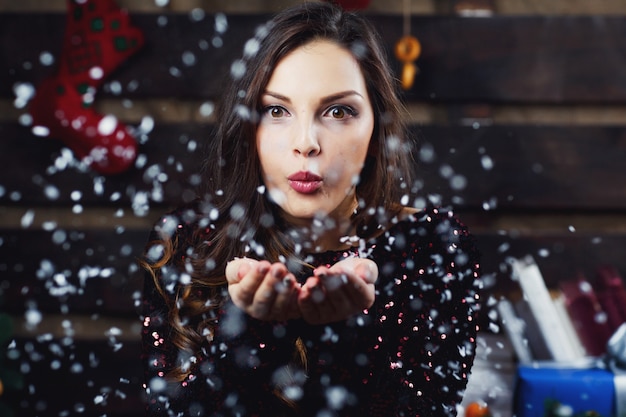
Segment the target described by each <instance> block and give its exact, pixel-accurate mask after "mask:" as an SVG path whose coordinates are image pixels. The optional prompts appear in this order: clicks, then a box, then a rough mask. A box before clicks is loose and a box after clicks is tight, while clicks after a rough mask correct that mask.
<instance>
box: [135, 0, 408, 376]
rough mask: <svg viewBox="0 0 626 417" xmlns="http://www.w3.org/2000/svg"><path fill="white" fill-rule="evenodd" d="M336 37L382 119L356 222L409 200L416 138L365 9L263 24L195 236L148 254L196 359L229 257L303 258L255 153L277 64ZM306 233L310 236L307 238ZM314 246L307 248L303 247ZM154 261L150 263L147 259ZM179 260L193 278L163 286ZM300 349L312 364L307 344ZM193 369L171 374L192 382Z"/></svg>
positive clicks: (221, 129) (227, 100)
mask: <svg viewBox="0 0 626 417" xmlns="http://www.w3.org/2000/svg"><path fill="white" fill-rule="evenodd" d="M319 39H324V40H329V41H332V42H335V43H337V44H338V45H340V46H342V47H344V48H346V50H348V51H350V52H351V54H352V55H353V56H354V58H355V59H356V60H357V62H358V63H359V66H360V69H361V71H362V74H363V77H364V79H365V83H366V86H367V92H368V94H369V97H370V101H371V103H372V106H373V112H374V117H375V124H374V131H373V136H372V138H371V141H370V149H369V152H368V157H367V158H366V161H365V165H364V167H363V170H362V172H361V176H360V180H359V182H358V184H357V186H356V196H357V199H358V202H359V208H358V210H357V211H356V212H355V213H354V214H353V216H352V218H351V221H352V224H353V225H354V227H355V229H356V230H357V234H358V236H359V237H360V238H363V239H367V238H369V237H372V236H373V235H374V234H376V233H380V229H381V225H382V226H383V227H384V226H385V222H386V221H388V220H389V219H390V218H391V217H392V216H394V215H396V214H398V212H399V211H400V210H401V208H402V206H401V205H400V201H401V198H402V196H404V195H410V194H411V190H410V188H411V184H412V182H411V181H412V178H411V177H412V175H411V174H412V171H413V169H412V158H411V152H410V148H411V146H410V143H411V141H410V140H409V138H408V137H407V132H406V129H405V125H404V123H403V117H402V115H403V112H404V111H405V110H404V107H403V106H402V104H401V102H400V99H399V94H398V92H399V90H398V82H397V79H395V77H394V76H393V74H392V71H391V70H390V68H389V66H388V62H387V56H386V52H385V50H384V48H383V47H382V42H381V41H380V39H379V35H378V33H377V32H376V30H375V29H374V28H373V27H372V26H371V24H370V23H369V22H368V21H367V20H366V19H365V18H363V17H361V16H359V15H358V14H355V13H351V12H346V11H344V10H342V9H341V8H339V7H338V6H336V5H333V4H330V3H326V2H312V3H304V4H301V5H298V6H295V7H292V8H289V9H287V10H285V11H283V12H281V13H279V14H278V15H276V16H275V18H274V19H272V20H271V21H269V22H268V23H267V24H266V25H264V26H262V27H259V28H257V30H256V34H255V36H254V38H252V39H250V40H249V42H248V43H247V46H246V48H245V50H244V54H243V56H242V58H241V60H239V61H237V62H236V63H235V64H234V65H233V68H234V69H235V70H234V71H232V73H231V74H230V77H231V79H230V80H229V85H228V89H227V91H226V92H225V95H224V96H223V100H222V102H221V104H220V105H219V106H218V114H217V129H216V131H215V135H214V138H213V139H212V144H214V145H212V146H214V150H215V152H214V153H213V154H212V156H211V157H207V163H206V164H205V167H204V170H203V187H202V190H201V192H200V197H199V200H200V202H199V203H198V204H197V205H196V206H195V209H194V210H195V213H194V221H195V229H194V230H195V233H194V235H193V238H192V239H191V242H189V241H188V242H178V241H177V238H176V237H175V236H174V237H171V236H169V235H165V234H164V235H163V236H161V238H160V239H158V241H155V242H152V243H151V245H150V246H153V245H155V244H158V245H160V247H161V248H165V251H164V255H163V256H161V257H160V258H159V259H158V260H154V259H153V260H151V261H150V260H145V261H144V262H143V263H144V265H143V266H144V267H145V268H146V269H147V270H148V271H149V272H150V273H151V274H152V277H153V278H154V281H155V283H156V285H157V288H158V289H159V291H160V292H161V293H162V294H163V296H164V297H165V299H166V300H167V301H168V302H169V304H170V311H169V320H170V325H171V326H172V330H173V332H172V334H171V335H170V337H171V338H172V341H173V343H174V344H175V345H176V346H177V347H178V348H179V349H181V351H183V352H185V353H186V354H187V355H189V356H195V355H199V354H200V351H201V350H200V348H201V345H202V344H203V343H206V341H207V339H208V340H209V341H210V340H211V338H212V336H213V335H214V334H215V333H214V332H215V320H216V312H217V310H218V309H219V308H220V307H221V306H222V305H223V303H224V301H225V300H226V297H228V293H227V291H226V289H227V282H226V278H225V275H224V271H225V266H226V263H227V262H228V261H230V260H232V259H233V258H234V257H242V256H248V257H253V258H257V259H267V260H269V261H271V262H277V261H281V262H285V263H287V265H288V267H289V268H290V269H293V268H298V266H299V265H302V264H303V259H302V257H301V256H302V254H300V253H298V252H297V251H296V248H299V247H301V246H302V245H301V244H296V243H302V242H299V241H298V239H299V237H298V236H299V235H298V233H297V231H294V230H291V229H290V227H289V225H287V224H285V223H284V222H283V221H282V219H281V218H280V215H279V213H278V210H277V208H276V207H275V205H274V204H273V203H272V202H271V201H270V200H269V199H268V197H267V195H266V193H263V192H260V191H259V190H262V185H263V181H262V177H261V168H260V162H259V157H258V155H257V149H256V131H257V126H258V122H259V117H260V112H261V96H262V94H263V93H264V89H265V88H266V85H267V83H268V82H269V79H270V76H271V75H272V72H273V70H274V68H275V67H276V65H277V64H278V62H279V61H280V60H281V59H282V58H284V57H285V56H286V55H287V54H289V53H290V52H292V51H294V50H295V49H296V48H298V47H300V46H302V45H305V44H307V43H309V42H311V41H313V40H319ZM300 236H301V235H300ZM304 247H306V246H304ZM146 259H148V258H147V257H146ZM172 262H173V263H175V264H179V265H178V266H179V270H181V271H187V272H188V273H189V275H190V276H191V280H190V282H188V283H185V284H184V285H183V284H180V283H179V285H178V287H177V288H178V290H177V293H176V295H175V296H172V294H170V293H168V292H167V291H166V290H165V289H164V283H163V275H164V274H163V271H162V269H163V267H165V266H166V265H167V264H168V263H172ZM294 352H295V353H296V354H297V357H298V358H299V359H300V360H304V358H305V356H303V355H304V354H305V352H304V351H303V348H302V346H301V345H298V344H297V345H296V346H294ZM191 372H193V368H189V367H185V366H180V367H175V368H173V369H170V370H169V377H170V378H171V379H173V380H183V379H184V378H185V377H187V376H188V375H189V374H190V373H191Z"/></svg>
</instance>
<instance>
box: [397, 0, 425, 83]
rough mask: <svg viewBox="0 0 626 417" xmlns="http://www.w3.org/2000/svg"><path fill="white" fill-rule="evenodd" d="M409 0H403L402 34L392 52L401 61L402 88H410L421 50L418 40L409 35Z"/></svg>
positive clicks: (417, 69) (416, 71) (416, 70)
mask: <svg viewBox="0 0 626 417" xmlns="http://www.w3.org/2000/svg"><path fill="white" fill-rule="evenodd" d="M410 5H411V1H410V0H404V12H403V15H404V35H403V36H402V37H401V38H400V39H399V40H398V42H396V46H395V48H394V52H395V55H396V58H397V59H398V60H399V61H400V62H402V74H401V77H400V81H401V85H402V88H403V89H404V90H410V89H411V87H412V86H413V82H414V81H415V76H416V75H417V73H418V72H419V68H418V67H417V65H415V61H416V60H417V58H419V56H420V54H421V52H422V45H421V44H420V42H419V40H418V39H417V38H416V37H415V36H413V35H411V10H410Z"/></svg>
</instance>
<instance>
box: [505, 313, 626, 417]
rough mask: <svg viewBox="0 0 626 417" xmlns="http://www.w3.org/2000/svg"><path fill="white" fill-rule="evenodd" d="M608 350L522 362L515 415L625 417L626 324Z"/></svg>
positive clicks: (524, 416) (537, 416)
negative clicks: (559, 359) (577, 358)
mask: <svg viewBox="0 0 626 417" xmlns="http://www.w3.org/2000/svg"><path fill="white" fill-rule="evenodd" d="M607 352H608V353H607V356H606V357H602V358H588V359H585V360H581V361H576V362H568V363H563V362H553V361H541V362H535V363H533V364H528V365H520V366H519V367H518V370H517V379H516V387H515V400H514V415H515V416H516V417H541V416H601V417H626V324H624V325H622V326H621V327H620V328H619V329H618V330H617V332H616V333H615V334H614V335H613V336H612V337H611V339H610V340H609V343H608V348H607Z"/></svg>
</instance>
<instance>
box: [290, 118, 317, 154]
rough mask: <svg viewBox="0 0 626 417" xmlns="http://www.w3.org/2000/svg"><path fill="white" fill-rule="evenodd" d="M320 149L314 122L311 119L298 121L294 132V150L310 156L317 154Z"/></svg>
mask: <svg viewBox="0 0 626 417" xmlns="http://www.w3.org/2000/svg"><path fill="white" fill-rule="evenodd" d="M321 150H322V149H321V147H320V143H319V140H318V133H317V129H316V127H315V123H314V122H312V121H306V122H302V123H300V124H299V126H298V127H297V131H296V132H295V140H294V152H295V153H296V154H298V155H302V156H306V157H311V156H316V155H318V154H319V153H320V152H321Z"/></svg>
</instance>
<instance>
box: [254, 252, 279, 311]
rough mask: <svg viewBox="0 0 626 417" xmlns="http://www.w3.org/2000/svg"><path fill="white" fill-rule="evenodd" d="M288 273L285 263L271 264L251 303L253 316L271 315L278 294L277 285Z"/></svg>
mask: <svg viewBox="0 0 626 417" xmlns="http://www.w3.org/2000/svg"><path fill="white" fill-rule="evenodd" d="M286 274H287V269H286V268H285V266H284V265H282V264H274V265H271V267H270V268H269V270H268V271H267V272H266V273H265V276H264V277H263V280H262V281H261V283H260V285H259V286H258V288H257V290H256V292H255V294H254V297H253V300H252V305H251V314H252V315H253V317H256V318H262V319H267V318H268V317H269V315H270V312H271V310H272V307H273V305H274V302H275V299H276V296H277V285H279V284H280V283H281V281H282V280H283V278H284V277H285V276H286Z"/></svg>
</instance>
